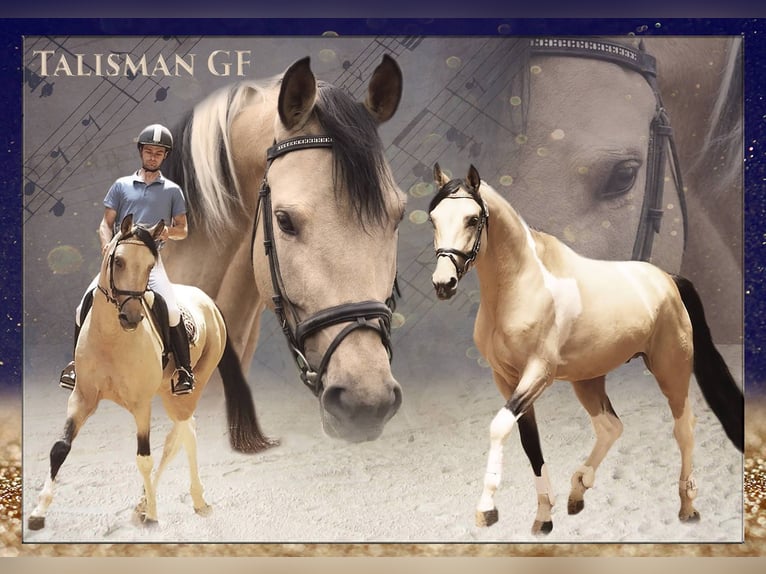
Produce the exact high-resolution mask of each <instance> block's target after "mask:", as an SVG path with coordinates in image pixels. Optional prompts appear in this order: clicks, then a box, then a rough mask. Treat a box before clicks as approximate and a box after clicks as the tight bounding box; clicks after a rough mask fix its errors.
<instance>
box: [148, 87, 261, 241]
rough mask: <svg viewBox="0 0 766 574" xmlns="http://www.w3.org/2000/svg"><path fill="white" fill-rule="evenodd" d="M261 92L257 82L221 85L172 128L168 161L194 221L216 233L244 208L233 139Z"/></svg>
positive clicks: (212, 234) (216, 235)
mask: <svg viewBox="0 0 766 574" xmlns="http://www.w3.org/2000/svg"><path fill="white" fill-rule="evenodd" d="M257 92H258V87H257V86H256V85H255V84H254V83H252V82H239V83H236V84H232V85H231V86H227V87H225V88H221V89H219V90H217V91H215V92H213V93H212V94H210V95H209V96H207V98H205V99H204V100H202V101H201V102H199V103H198V104H197V105H196V106H195V107H194V108H193V109H192V110H191V111H190V112H188V113H187V114H186V115H185V116H184V118H183V119H182V120H181V122H180V123H179V124H178V125H176V126H175V127H174V128H173V132H172V133H173V141H174V150H173V152H172V153H171V154H170V156H169V157H168V159H167V161H166V162H165V164H164V165H163V169H165V170H166V171H167V176H168V177H169V178H170V179H171V180H173V181H175V182H176V183H177V184H178V185H180V186H181V189H183V190H184V192H185V194H186V202H187V212H188V214H189V225H190V227H191V228H193V229H197V228H201V229H203V230H204V231H205V233H206V234H207V235H208V236H209V237H212V238H220V237H221V236H222V233H223V232H224V231H225V230H226V229H227V227H228V226H229V225H230V223H231V221H234V220H236V216H237V215H238V214H241V213H243V212H244V202H243V199H242V196H241V194H240V186H239V182H238V181H237V177H236V174H235V173H234V164H233V159H232V150H231V142H230V131H231V124H232V121H233V120H234V118H235V117H236V115H237V114H238V113H239V112H240V111H241V110H242V108H243V107H244V106H245V105H247V103H248V102H249V97H250V96H251V95H252V94H254V93H257Z"/></svg>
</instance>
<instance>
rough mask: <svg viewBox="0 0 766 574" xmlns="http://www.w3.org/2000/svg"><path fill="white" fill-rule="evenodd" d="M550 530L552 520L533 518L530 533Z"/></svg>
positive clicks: (546, 532)
mask: <svg viewBox="0 0 766 574" xmlns="http://www.w3.org/2000/svg"><path fill="white" fill-rule="evenodd" d="M551 530H553V521H552V520H546V521H545V522H540V521H539V520H535V523H534V524H533V525H532V534H550V532H551Z"/></svg>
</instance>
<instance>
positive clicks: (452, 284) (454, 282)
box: [447, 277, 457, 289]
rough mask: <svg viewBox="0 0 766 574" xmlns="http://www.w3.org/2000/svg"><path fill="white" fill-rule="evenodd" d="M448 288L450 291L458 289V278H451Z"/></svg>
mask: <svg viewBox="0 0 766 574" xmlns="http://www.w3.org/2000/svg"><path fill="white" fill-rule="evenodd" d="M447 287H448V288H449V289H454V288H455V287H457V277H450V280H449V283H447Z"/></svg>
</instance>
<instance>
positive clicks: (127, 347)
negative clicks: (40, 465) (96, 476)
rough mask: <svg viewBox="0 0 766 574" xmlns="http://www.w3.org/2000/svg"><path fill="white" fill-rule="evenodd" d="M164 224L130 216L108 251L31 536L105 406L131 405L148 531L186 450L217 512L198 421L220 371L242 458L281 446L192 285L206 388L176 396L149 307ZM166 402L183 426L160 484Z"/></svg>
mask: <svg viewBox="0 0 766 574" xmlns="http://www.w3.org/2000/svg"><path fill="white" fill-rule="evenodd" d="M164 226H165V224H164V222H162V221H160V222H159V223H157V224H156V225H155V226H153V227H152V228H148V229H147V228H144V227H142V226H139V225H134V224H133V217H132V215H128V216H126V217H125V219H124V220H123V221H122V223H121V226H120V231H119V232H118V233H117V234H115V236H114V237H113V238H112V241H111V242H110V243H109V245H108V246H107V249H106V250H105V252H104V258H103V261H102V263H101V271H100V275H99V282H98V288H97V289H95V290H94V293H93V306H92V309H91V311H90V312H89V313H88V315H87V317H86V319H85V321H84V323H83V325H82V330H81V332H80V336H79V338H78V341H77V348H76V350H75V360H76V361H77V385H76V386H75V388H74V390H73V391H72V394H71V395H70V396H69V402H68V405H67V416H66V423H65V424H64V433H63V436H62V437H61V438H60V439H59V440H58V441H56V443H55V444H54V445H53V448H51V453H50V474H49V476H48V477H47V478H46V480H45V485H44V486H43V489H42V492H41V493H40V495H39V497H38V502H37V506H36V507H35V508H34V510H33V511H32V513H31V515H30V516H29V520H28V525H29V528H30V529H31V530H39V529H41V528H43V527H44V526H45V516H46V514H47V511H48V507H49V506H50V504H51V502H52V501H53V490H54V485H55V481H56V477H57V476H58V473H59V470H60V468H61V465H62V464H63V463H64V460H65V459H66V457H67V455H68V454H69V451H70V449H71V447H72V442H73V441H74V439H75V437H76V436H77V434H78V432H79V431H80V429H81V428H82V426H83V424H84V423H85V421H86V420H87V419H88V417H90V416H91V415H92V414H93V413H94V412H95V410H96V407H97V406H98V404H99V402H100V401H101V400H102V399H108V400H111V401H114V402H115V403H117V404H118V405H120V406H122V407H124V408H125V409H127V410H128V411H130V412H131V414H132V415H133V417H134V419H135V421H136V438H137V441H138V451H137V455H136V464H137V465H138V469H139V471H140V473H141V477H142V479H143V496H142V498H141V500H140V502H139V504H138V506H137V507H136V512H137V517H138V518H139V519H140V520H141V521H142V522H144V523H153V522H156V521H157V503H156V492H157V484H158V482H159V479H160V476H161V475H162V472H163V470H164V469H165V467H166V466H167V464H168V463H169V462H170V460H171V459H172V458H173V457H174V456H175V454H176V453H177V452H178V450H179V448H180V447H181V446H183V447H184V449H185V450H186V454H187V456H188V460H189V472H190V476H191V487H190V493H191V498H192V502H193V504H194V510H195V512H197V513H198V514H202V515H206V514H208V513H209V512H210V510H211V507H210V505H208V503H207V502H206V501H205V498H204V496H203V488H202V483H201V482H200V477H199V472H198V469H197V439H196V432H195V427H194V418H193V415H194V411H195V409H196V407H197V403H198V401H199V398H200V396H201V395H202V391H203V389H204V387H205V385H206V384H207V382H208V380H209V379H210V375H211V374H212V373H213V371H214V370H215V368H216V367H218V369H219V371H220V373H221V377H222V379H223V386H224V391H225V398H226V409H227V418H228V424H229V440H230V443H231V446H232V447H233V448H234V449H235V450H237V451H240V452H245V453H255V452H258V451H261V450H263V449H265V448H268V447H269V446H271V445H273V444H276V443H275V442H274V441H272V440H270V439H268V438H266V437H265V436H264V435H263V434H262V433H261V431H260V429H259V426H258V422H257V419H256V415H255V409H254V406H253V401H252V396H251V394H250V389H249V387H248V385H247V381H246V380H245V378H244V376H243V374H242V370H241V368H240V364H239V358H238V357H237V355H236V353H235V351H234V349H233V346H232V344H231V342H230V340H229V338H228V335H227V332H226V325H225V323H224V319H223V316H222V315H221V313H220V311H219V310H218V308H217V307H216V305H215V303H214V302H213V301H212V300H211V299H210V298H209V297H208V296H207V295H205V294H204V293H203V292H202V291H201V290H199V289H197V288H196V287H190V286H185V285H175V286H174V288H175V290H176V293H177V295H178V302H179V304H180V305H181V307H182V308H183V309H185V310H186V311H188V313H189V314H190V315H191V318H192V322H193V323H194V324H195V325H196V335H195V337H194V338H193V339H191V340H190V343H191V344H190V346H191V349H190V350H191V358H192V364H193V366H194V373H195V376H196V385H195V391H194V392H193V393H191V394H188V395H183V396H173V395H172V393H171V383H170V378H171V376H172V374H173V371H174V369H175V361H174V360H173V359H172V358H169V360H168V361H166V362H167V364H166V365H164V366H163V356H162V355H163V342H162V336H161V334H160V333H161V331H162V328H161V326H160V325H159V324H158V323H156V322H155V321H153V320H152V319H147V315H149V314H150V313H151V311H150V309H149V304H150V303H149V302H150V301H151V300H153V295H154V294H153V293H151V292H149V291H147V283H148V280H149V272H150V270H151V268H152V267H153V266H154V264H155V261H156V256H157V247H156V244H155V241H156V239H157V238H158V237H159V236H160V234H161V233H162V230H163V228H164ZM163 367H164V368H163ZM157 394H159V395H160V396H161V398H162V403H163V405H164V408H165V410H166V412H167V414H168V416H169V417H170V418H171V420H172V421H173V427H172V429H171V430H170V432H169V433H168V435H167V437H166V439H165V446H164V449H163V452H162V459H161V460H160V464H159V466H158V468H157V470H156V472H155V473H154V476H153V477H152V469H153V467H154V462H153V458H152V455H151V449H150V444H149V431H150V423H151V405H152V398H153V397H154V396H155V395H157Z"/></svg>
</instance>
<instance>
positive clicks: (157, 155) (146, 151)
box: [141, 145, 168, 171]
mask: <svg viewBox="0 0 766 574" xmlns="http://www.w3.org/2000/svg"><path fill="white" fill-rule="evenodd" d="M167 155H168V152H167V150H166V149H165V148H164V147H162V146H158V145H144V146H142V147H141V165H142V167H143V168H144V170H146V171H157V170H158V169H160V165H162V162H163V161H164V160H165V157H167Z"/></svg>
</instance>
